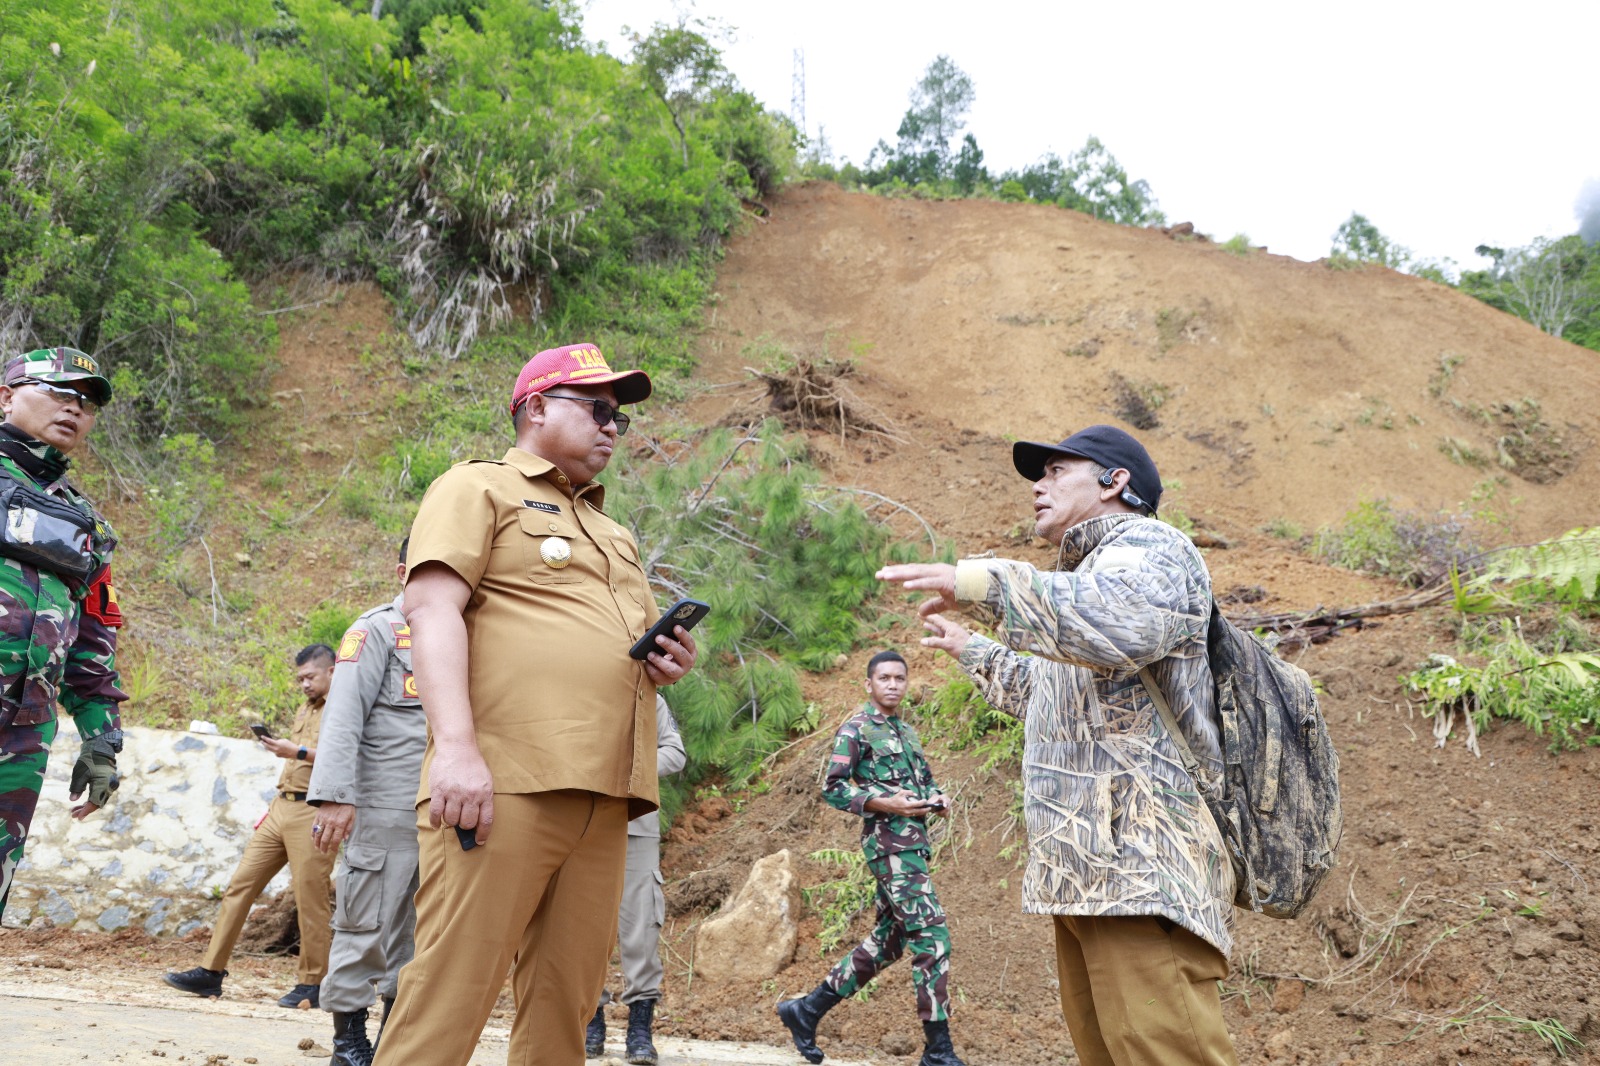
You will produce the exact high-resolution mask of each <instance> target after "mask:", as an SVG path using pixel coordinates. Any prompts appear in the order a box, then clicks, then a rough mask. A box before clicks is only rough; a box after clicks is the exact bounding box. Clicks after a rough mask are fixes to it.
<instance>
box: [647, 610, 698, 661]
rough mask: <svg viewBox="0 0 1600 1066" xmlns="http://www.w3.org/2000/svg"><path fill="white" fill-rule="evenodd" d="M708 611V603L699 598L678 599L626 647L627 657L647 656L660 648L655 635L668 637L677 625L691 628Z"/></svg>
mask: <svg viewBox="0 0 1600 1066" xmlns="http://www.w3.org/2000/svg"><path fill="white" fill-rule="evenodd" d="M710 613H711V605H710V604H709V603H701V602H700V601H699V600H679V601H678V602H677V603H675V604H673V605H672V606H671V607H668V608H667V609H666V611H665V612H663V613H662V615H661V617H660V618H658V619H656V624H655V625H653V626H651V627H650V632H648V633H646V634H645V635H644V636H642V637H640V638H639V640H638V642H637V643H636V644H634V646H633V647H631V648H629V649H628V657H629V658H632V659H638V660H640V661H643V660H644V659H647V658H649V656H650V653H651V652H653V651H660V650H661V645H659V644H657V643H656V638H657V637H670V636H672V635H673V632H674V631H675V630H676V629H677V628H678V627H679V626H682V627H683V628H685V629H693V628H694V627H695V625H696V624H697V623H699V621H700V619H702V618H704V617H705V616H706V615H708V614H710Z"/></svg>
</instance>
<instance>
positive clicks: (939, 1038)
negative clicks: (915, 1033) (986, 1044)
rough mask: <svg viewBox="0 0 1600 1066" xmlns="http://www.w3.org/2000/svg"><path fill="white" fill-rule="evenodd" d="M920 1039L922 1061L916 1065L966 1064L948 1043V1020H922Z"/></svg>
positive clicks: (957, 1065)
mask: <svg viewBox="0 0 1600 1066" xmlns="http://www.w3.org/2000/svg"><path fill="white" fill-rule="evenodd" d="M922 1040H923V1045H924V1046H923V1049H922V1061H921V1062H919V1063H917V1066H966V1063H964V1062H962V1061H961V1060H960V1059H958V1058H956V1049H955V1048H954V1047H952V1046H951V1044H950V1023H949V1022H947V1021H945V1022H923V1023H922Z"/></svg>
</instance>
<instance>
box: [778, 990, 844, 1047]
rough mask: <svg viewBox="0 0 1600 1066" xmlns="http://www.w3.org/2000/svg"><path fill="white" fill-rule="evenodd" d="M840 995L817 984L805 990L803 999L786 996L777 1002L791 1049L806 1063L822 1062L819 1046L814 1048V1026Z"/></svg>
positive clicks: (815, 1026)
mask: <svg viewBox="0 0 1600 1066" xmlns="http://www.w3.org/2000/svg"><path fill="white" fill-rule="evenodd" d="M843 998H844V997H843V996H841V995H839V993H837V992H835V991H834V990H833V989H831V988H829V987H828V986H827V985H826V984H821V985H818V986H817V987H816V988H813V989H812V990H811V991H810V992H808V993H806V996H805V998H804V999H786V1000H784V1001H783V1002H782V1003H780V1004H778V1017H779V1018H781V1019H783V1024H784V1025H786V1026H788V1028H789V1035H790V1036H792V1037H794V1049H795V1050H796V1051H798V1052H800V1057H801V1058H803V1059H805V1060H806V1061H807V1062H810V1063H813V1064H815V1063H818V1062H821V1061H822V1058H823V1055H822V1049H821V1048H819V1047H817V1025H818V1023H820V1022H821V1021H822V1016H823V1015H824V1014H826V1013H828V1012H829V1011H830V1010H832V1009H833V1008H834V1007H836V1006H837V1005H838V1004H839V1001H840V1000H842V999H843Z"/></svg>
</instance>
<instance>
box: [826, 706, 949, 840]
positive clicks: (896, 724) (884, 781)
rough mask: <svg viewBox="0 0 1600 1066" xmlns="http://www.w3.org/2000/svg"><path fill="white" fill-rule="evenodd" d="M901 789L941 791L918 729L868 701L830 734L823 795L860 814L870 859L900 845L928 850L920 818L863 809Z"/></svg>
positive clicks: (921, 793)
mask: <svg viewBox="0 0 1600 1066" xmlns="http://www.w3.org/2000/svg"><path fill="white" fill-rule="evenodd" d="M900 789H905V790H907V791H908V792H911V793H912V794H913V795H915V796H916V797H917V798H918V799H927V798H928V797H930V796H933V795H936V794H937V793H938V791H939V790H938V788H937V787H935V785H934V783H933V771H932V770H930V769H929V768H928V760H927V758H926V757H925V756H924V755H923V754H922V742H921V741H920V740H918V739H917V731H916V730H915V729H912V728H911V726H910V725H908V724H906V723H905V722H903V721H901V719H900V718H899V716H897V715H892V714H884V713H883V712H882V711H880V710H878V709H877V708H876V707H874V706H872V704H870V703H869V704H866V705H864V706H863V707H862V708H861V710H859V711H857V712H856V713H855V714H853V715H851V716H850V718H849V719H848V720H846V722H845V723H844V725H842V726H840V727H839V732H837V733H835V734H834V737H833V755H832V757H831V758H830V759H829V760H828V777H827V780H826V781H825V782H824V783H823V787H822V797H823V799H825V800H827V801H828V803H830V804H831V805H833V806H835V807H837V808H839V809H840V810H841V811H849V812H850V813H851V814H859V815H861V817H862V819H863V821H862V824H861V850H862V851H863V852H865V853H866V856H867V859H868V861H871V860H873V859H877V858H880V857H882V856H884V855H893V854H895V853H896V852H901V851H913V850H916V849H922V850H924V851H926V850H928V828H927V824H926V823H925V821H924V820H923V819H921V818H908V817H905V816H903V815H898V814H874V813H871V812H869V811H867V810H866V809H865V808H866V805H867V801H868V800H871V799H876V798H878V797H880V796H891V795H893V794H894V793H895V792H897V791H899V790H900Z"/></svg>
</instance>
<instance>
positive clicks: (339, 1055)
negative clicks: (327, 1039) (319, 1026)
mask: <svg viewBox="0 0 1600 1066" xmlns="http://www.w3.org/2000/svg"><path fill="white" fill-rule="evenodd" d="M373 1051H374V1048H373V1046H372V1044H371V1043H369V1042H368V1041H367V1008H365V1007H362V1008H361V1009H360V1010H355V1011H351V1012H350V1013H349V1014H345V1013H343V1012H341V1011H334V1012H333V1058H331V1059H329V1060H328V1066H372V1055H373Z"/></svg>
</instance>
